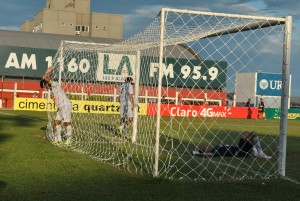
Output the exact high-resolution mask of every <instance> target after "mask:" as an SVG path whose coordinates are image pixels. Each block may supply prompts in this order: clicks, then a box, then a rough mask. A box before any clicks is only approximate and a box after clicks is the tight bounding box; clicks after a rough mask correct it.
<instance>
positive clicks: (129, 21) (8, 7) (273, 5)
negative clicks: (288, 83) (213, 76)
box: [0, 0, 300, 96]
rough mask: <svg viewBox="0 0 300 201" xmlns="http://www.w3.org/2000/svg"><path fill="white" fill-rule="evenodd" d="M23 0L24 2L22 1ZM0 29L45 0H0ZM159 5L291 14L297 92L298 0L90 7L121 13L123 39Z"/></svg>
mask: <svg viewBox="0 0 300 201" xmlns="http://www.w3.org/2000/svg"><path fill="white" fill-rule="evenodd" d="M25 2H26V3H25ZM0 3H1V7H0V29H5V30H18V29H19V26H20V24H21V23H22V22H24V21H26V20H29V19H32V17H33V15H34V14H35V13H37V12H38V11H40V10H41V9H42V8H44V7H45V5H46V0H26V1H24V0H9V1H7V0H0ZM162 7H171V8H181V9H192V10H202V11H212V12H222V13H233V14H246V15H247V14H249V15H266V16H274V17H283V16H287V15H291V16H293V33H292V55H291V74H292V96H300V56H299V55H300V1H299V0H260V1H251V0H109V1H108V0H91V11H92V12H102V13H111V14H121V15H123V16H124V30H123V32H124V34H123V37H124V38H125V39H126V38H128V37H130V36H132V35H134V34H135V33H137V32H138V31H139V30H141V29H142V28H144V27H145V26H147V25H148V23H149V22H150V21H151V20H152V19H153V18H154V17H155V16H156V15H157V14H158V12H159V10H160V9H161V8H162Z"/></svg>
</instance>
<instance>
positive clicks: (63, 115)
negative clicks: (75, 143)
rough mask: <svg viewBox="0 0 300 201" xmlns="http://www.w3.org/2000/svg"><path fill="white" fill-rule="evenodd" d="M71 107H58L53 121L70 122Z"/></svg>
mask: <svg viewBox="0 0 300 201" xmlns="http://www.w3.org/2000/svg"><path fill="white" fill-rule="evenodd" d="M71 113H72V105H71V104H67V105H64V106H62V107H59V108H58V110H57V113H56V117H55V120H58V121H62V122H71Z"/></svg>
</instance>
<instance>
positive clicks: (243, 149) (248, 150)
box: [192, 131, 271, 159]
mask: <svg viewBox="0 0 300 201" xmlns="http://www.w3.org/2000/svg"><path fill="white" fill-rule="evenodd" d="M192 155H196V156H208V157H210V156H236V157H246V156H249V155H253V156H254V157H258V158H265V159H270V158H271V157H270V156H268V155H266V154H265V153H264V152H263V150H262V147H261V145H260V142H259V139H258V136H257V134H256V133H255V132H254V131H252V132H249V131H244V132H243V133H242V136H241V138H240V141H239V144H238V146H232V145H218V146H215V147H213V148H209V147H204V148H202V149H199V150H196V151H193V152H192Z"/></svg>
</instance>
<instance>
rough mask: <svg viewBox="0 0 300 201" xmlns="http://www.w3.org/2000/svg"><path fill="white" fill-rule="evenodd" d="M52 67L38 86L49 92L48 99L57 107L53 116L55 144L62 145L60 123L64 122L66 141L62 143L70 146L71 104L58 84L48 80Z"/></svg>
mask: <svg viewBox="0 0 300 201" xmlns="http://www.w3.org/2000/svg"><path fill="white" fill-rule="evenodd" d="M53 70H54V69H53V67H49V68H48V69H47V71H46V72H45V75H44V76H43V79H42V80H41V81H40V86H41V88H43V89H44V90H47V91H48V90H50V97H51V99H52V100H53V101H54V103H55V105H56V107H57V113H56V116H55V120H54V123H55V139H54V141H53V142H54V143H55V144H58V145H59V144H62V142H63V141H62V137H61V132H62V127H61V122H64V125H65V126H66V130H67V133H66V136H65V137H66V140H65V142H64V144H65V145H70V144H71V138H72V125H71V113H72V104H71V101H70V100H69V99H68V97H67V95H66V94H65V92H64V90H63V89H62V88H61V86H60V85H59V83H58V82H55V81H52V80H51V79H50V75H51V73H52V71H53Z"/></svg>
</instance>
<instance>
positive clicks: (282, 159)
mask: <svg viewBox="0 0 300 201" xmlns="http://www.w3.org/2000/svg"><path fill="white" fill-rule="evenodd" d="M291 34H292V17H291V16H288V17H286V26H285V35H284V36H285V37H284V44H283V62H282V95H281V117H280V144H279V162H278V173H279V175H281V176H283V177H284V176H285V166H286V146H287V121H288V107H289V98H290V60H291V41H292V35H291Z"/></svg>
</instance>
